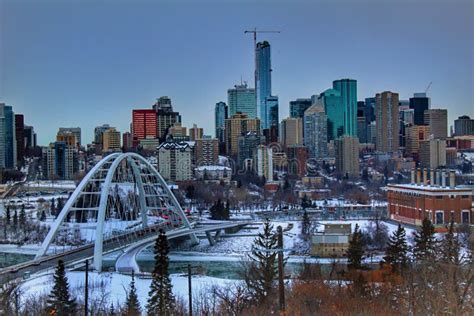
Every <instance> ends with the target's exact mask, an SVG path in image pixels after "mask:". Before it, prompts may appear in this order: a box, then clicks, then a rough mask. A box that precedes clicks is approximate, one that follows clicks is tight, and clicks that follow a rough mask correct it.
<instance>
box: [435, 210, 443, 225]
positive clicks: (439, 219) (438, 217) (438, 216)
mask: <svg viewBox="0 0 474 316" xmlns="http://www.w3.org/2000/svg"><path fill="white" fill-rule="evenodd" d="M443 223H444V212H443V211H436V223H435V224H436V225H441V224H443Z"/></svg>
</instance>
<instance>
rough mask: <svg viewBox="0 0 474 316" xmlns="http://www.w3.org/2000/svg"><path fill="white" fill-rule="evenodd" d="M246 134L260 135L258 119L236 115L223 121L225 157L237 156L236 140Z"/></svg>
mask: <svg viewBox="0 0 474 316" xmlns="http://www.w3.org/2000/svg"><path fill="white" fill-rule="evenodd" d="M248 132H256V133H257V134H258V135H260V120H259V119H255V118H250V117H249V116H248V115H247V114H243V113H237V114H235V115H232V116H231V117H230V118H228V119H226V120H225V144H226V153H227V155H229V156H234V155H237V152H238V138H239V136H241V135H243V134H246V133H248Z"/></svg>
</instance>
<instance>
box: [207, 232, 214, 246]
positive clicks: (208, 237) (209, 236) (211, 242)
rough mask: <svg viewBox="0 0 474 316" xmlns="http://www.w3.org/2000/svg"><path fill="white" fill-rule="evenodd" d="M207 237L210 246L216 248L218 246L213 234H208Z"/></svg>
mask: <svg viewBox="0 0 474 316" xmlns="http://www.w3.org/2000/svg"><path fill="white" fill-rule="evenodd" d="M206 237H207V240H209V244H210V245H211V246H214V245H215V244H216V240H215V239H214V237H212V234H211V232H206Z"/></svg>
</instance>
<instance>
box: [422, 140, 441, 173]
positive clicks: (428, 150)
mask: <svg viewBox="0 0 474 316" xmlns="http://www.w3.org/2000/svg"><path fill="white" fill-rule="evenodd" d="M443 166H446V141H445V140H441V139H428V140H423V141H421V142H420V167H422V168H431V169H436V168H438V167H443Z"/></svg>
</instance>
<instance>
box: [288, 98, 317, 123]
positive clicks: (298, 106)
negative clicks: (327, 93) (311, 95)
mask: <svg viewBox="0 0 474 316" xmlns="http://www.w3.org/2000/svg"><path fill="white" fill-rule="evenodd" d="M311 104H312V103H311V99H296V100H295V101H290V117H291V118H301V119H303V116H304V111H306V110H307V109H308V108H309V107H310V106H311Z"/></svg>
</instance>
